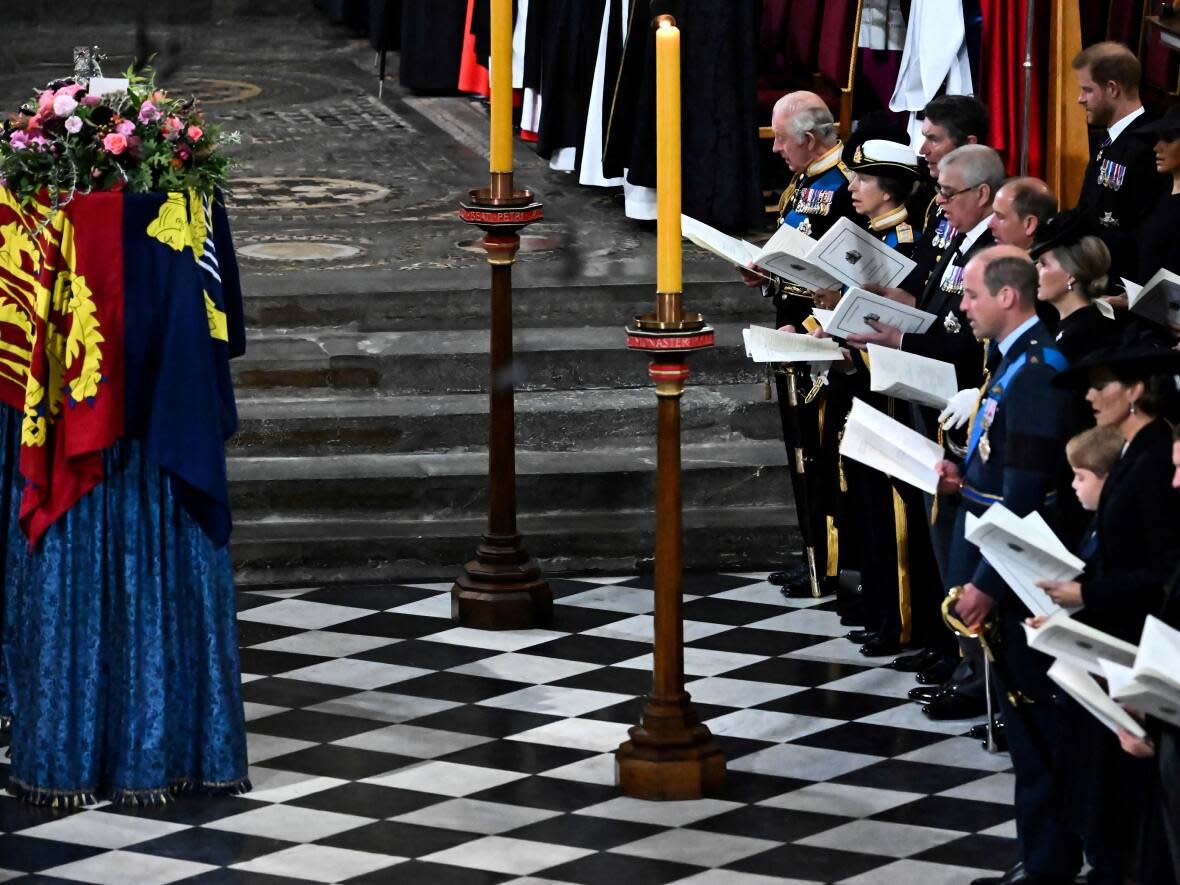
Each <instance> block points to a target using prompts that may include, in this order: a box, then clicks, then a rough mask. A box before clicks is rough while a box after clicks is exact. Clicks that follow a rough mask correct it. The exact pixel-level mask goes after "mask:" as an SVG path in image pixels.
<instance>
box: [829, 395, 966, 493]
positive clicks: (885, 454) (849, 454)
mask: <svg viewBox="0 0 1180 885" xmlns="http://www.w3.org/2000/svg"><path fill="white" fill-rule="evenodd" d="M840 454H841V455H843V456H844V457H846V458H851V459H852V460H853V461H856V462H858V463H860V464H865V465H867V466H869V467H873V468H875V469H877V470H880V471H881V472H882V473H884V474H885V475H887V476H892V477H894V478H895V479H899V480H901V481H902V482H905V483H908V484H910V485H912V486H916V487H917V488H919V489H922V490H923V491H925V492H928V493H930V494H934V492H935V491H936V490H937V488H938V474H937V473H936V472H935V469H934V467H935V465H936V464H937V463H938V462H939V461H941V460H942V459H943V457H945V455H944V452H943V449H942V446H940V445H938V443H936V442H934V441H933V440H929V439H927V438H926V437H925V436H923V435H922V434H920V433H916V432H915V431H913V430H911V429H910V428H908V427H906V426H905V425H904V424H901V423H900V422H898V421H895V420H894V419H892V418H890V417H889V416H888V415H886V414H884V413H883V412H880V411H878V410H877V409H874V408H873V407H872V406H870V405H868V404H867V403H865V402H864V401H863V400H859V399H855V400H853V401H852V410H851V411H850V412H849V413H848V423H847V424H846V425H845V427H844V437H843V439H842V440H841V441H840Z"/></svg>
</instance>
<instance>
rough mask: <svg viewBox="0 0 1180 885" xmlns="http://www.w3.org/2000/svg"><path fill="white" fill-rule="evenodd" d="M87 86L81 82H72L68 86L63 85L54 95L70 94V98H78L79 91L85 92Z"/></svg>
mask: <svg viewBox="0 0 1180 885" xmlns="http://www.w3.org/2000/svg"><path fill="white" fill-rule="evenodd" d="M85 91H86V87H85V86H83V85H82V84H81V83H70V84H69V85H68V86H63V87H62V88H61V89H59V90H57V92H56V93H54V95H68V96H69V97H70V98H77V97H78V93H79V92H85Z"/></svg>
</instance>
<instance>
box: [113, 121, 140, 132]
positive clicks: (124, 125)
mask: <svg viewBox="0 0 1180 885" xmlns="http://www.w3.org/2000/svg"><path fill="white" fill-rule="evenodd" d="M115 131H116V132H117V133H119V134H120V135H130V134H131V133H132V132H134V131H135V124H134V123H133V122H131V121H130V120H120V121H119V122H118V123H116V124H115Z"/></svg>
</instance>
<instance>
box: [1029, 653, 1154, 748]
mask: <svg viewBox="0 0 1180 885" xmlns="http://www.w3.org/2000/svg"><path fill="white" fill-rule="evenodd" d="M1049 678H1050V679H1052V680H1053V681H1054V682H1056V683H1057V684H1058V685H1060V686H1061V687H1062V688H1063V689H1065V691H1066V692H1068V693H1069V695H1070V696H1071V697H1072V698H1073V699H1074V700H1075V701H1077V702H1078V703H1079V704H1081V705H1082V706H1083V707H1085V708H1086V712H1088V713H1090V715H1092V716H1093V717H1094V718H1095V719H1097V720H1098V721H1099V722H1101V723H1102V724H1103V725H1105V726H1106V727H1107V728H1109V729H1110V730H1111V731H1115V732H1117V731H1118V730H1119V729H1120V728H1122V729H1126V730H1127V731H1129V732H1130V733H1131V734H1133V735H1135V737H1138V738H1142V737H1146V736H1147V732H1146V731H1144V730H1143V726H1142V725H1140V724H1139V723H1138V722H1136V721H1135V719H1134V717H1132V716H1131V714H1130V713H1128V712H1127V711H1126V710H1124V709H1123V708H1122V707H1120V706H1119V705H1118V704H1117V703H1116V702H1115V701H1113V700H1111V698H1110V696H1109V695H1108V694H1107V693H1106V692H1104V691H1103V690H1102V686H1100V685H1099V684H1098V683H1097V682H1095V681H1094V677H1093V676H1091V675H1090V674H1089V673H1087V672H1086V671H1085V670H1082V669H1081V668H1080V667H1075V666H1074V665H1073V664H1069V663H1066V662H1065V661H1063V660H1060V659H1058V660H1056V661H1054V662H1053V666H1052V667H1050V668H1049Z"/></svg>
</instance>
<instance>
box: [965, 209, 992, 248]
mask: <svg viewBox="0 0 1180 885" xmlns="http://www.w3.org/2000/svg"><path fill="white" fill-rule="evenodd" d="M991 217H992V214H991V212H988V213H987V215H985V216H984V217H983V220H982V221H980V222H979V224H977V225H975V227H973V228H971V230H969V231H967V233H965V234H964V235H963V245H962V246H960V247H959V254H963V253H964V252H966V251H967V250H968V249H970V248H971V247H972V246H974V245H975V241H976V240H978V239H979V238H980V237H981V236H983V232H984V231H985V230H987V221H988V219H989V218H991Z"/></svg>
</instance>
